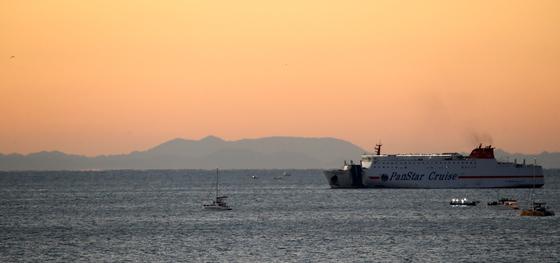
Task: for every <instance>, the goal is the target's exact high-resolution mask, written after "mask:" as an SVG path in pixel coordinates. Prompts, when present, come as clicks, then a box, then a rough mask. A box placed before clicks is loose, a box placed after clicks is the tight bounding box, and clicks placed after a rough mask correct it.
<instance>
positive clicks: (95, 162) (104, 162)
mask: <svg viewBox="0 0 560 263" xmlns="http://www.w3.org/2000/svg"><path fill="white" fill-rule="evenodd" d="M364 152H365V150H364V149H362V148H360V147H358V146H356V145H354V144H352V143H350V142H348V141H344V140H340V139H335V138H304V137H265V138H258V139H242V140H237V141H226V140H223V139H221V138H219V137H215V136H208V137H205V138H203V139H200V140H188V139H181V138H177V139H173V140H170V141H167V142H164V143H162V144H159V145H157V146H155V147H153V148H150V149H147V150H145V151H134V152H131V153H129V154H115V155H100V156H95V157H86V156H81V155H75V154H66V153H62V152H59V151H51V152H47V151H43V152H37V153H31V154H27V155H21V154H0V170H88V169H101V170H106V169H214V168H222V169H328V168H338V167H340V166H341V165H342V163H343V161H344V160H350V159H353V160H355V161H357V160H359V158H360V155H361V154H363V153H364ZM496 158H497V159H499V160H504V161H508V160H509V161H514V160H517V161H518V162H519V163H522V162H523V160H524V159H525V160H526V162H527V163H532V162H533V158H536V159H537V161H538V163H539V164H540V165H542V166H543V167H544V168H548V169H551V168H560V153H549V152H542V153H540V154H537V155H529V154H519V153H514V154H511V153H508V152H505V151H502V150H499V149H497V150H496Z"/></svg>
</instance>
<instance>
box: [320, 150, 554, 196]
mask: <svg viewBox="0 0 560 263" xmlns="http://www.w3.org/2000/svg"><path fill="white" fill-rule="evenodd" d="M324 174H325V176H326V177H327V180H328V181H329V184H330V185H331V187H332V188H359V187H370V188H378V187H390V188H515V187H542V186H543V185H544V176H543V171H542V167H541V166H538V165H533V164H530V165H527V164H525V163H521V164H518V163H516V162H500V161H497V160H496V159H495V158H494V148H492V147H491V146H487V147H482V145H481V146H479V147H478V148H475V149H474V150H473V151H472V152H471V154H470V155H469V156H464V155H461V154H459V153H441V154H381V145H377V147H376V154H365V155H362V159H361V163H360V164H350V165H348V164H345V165H344V167H343V168H342V169H336V170H327V171H324Z"/></svg>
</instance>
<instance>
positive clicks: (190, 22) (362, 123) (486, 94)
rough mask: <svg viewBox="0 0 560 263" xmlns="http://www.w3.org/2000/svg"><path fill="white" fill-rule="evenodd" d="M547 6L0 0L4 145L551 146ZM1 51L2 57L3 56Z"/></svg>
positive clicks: (551, 37)
mask: <svg viewBox="0 0 560 263" xmlns="http://www.w3.org/2000/svg"><path fill="white" fill-rule="evenodd" d="M559 14H560V1H558V0H551V1H544V0H538V1H527V0H523V1H515V0H507V1H488V0H484V1H449V0H445V1H427V0H422V1H394V0H389V1H373V0H367V1H301V0H298V1H290V0H282V1H263V0H255V1H245V0H236V1H220V0H199V1H188V0H182V1H139V0H129V1H125V0H122V1H119V0H109V1H101V0H96V1H76V0H68V1H48V0H37V1H28V0H13V1H11V0H2V1H0V153H11V152H21V153H29V152H34V151H39V150H62V151H65V152H70V153H79V154H87V155H95V154H102V153H124V152H129V151H132V150H138V149H145V148H147V147H150V146H153V145H155V144H157V143H160V142H163V141H165V140H168V139H172V138H175V137H182V138H193V139H198V138H200V137H204V136H206V135H209V134H213V135H216V136H220V137H222V138H225V139H228V140H236V139H240V138H254V137H263V136H274V135H286V136H310V137H326V136H328V137H337V138H341V139H346V140H349V141H351V142H353V143H355V144H357V145H359V146H362V147H364V148H367V149H370V150H371V149H372V148H373V145H374V144H375V143H376V142H377V141H378V140H382V142H383V143H384V145H385V146H384V149H386V151H389V152H434V151H435V152H439V151H466V150H468V149H470V148H471V147H472V146H473V145H475V144H476V143H477V141H479V140H482V141H483V142H492V143H493V144H495V145H496V146H497V147H499V148H503V149H505V150H508V151H515V152H540V151H543V150H548V151H560V15H559ZM12 56H14V57H12Z"/></svg>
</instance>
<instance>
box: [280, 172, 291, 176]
mask: <svg viewBox="0 0 560 263" xmlns="http://www.w3.org/2000/svg"><path fill="white" fill-rule="evenodd" d="M282 176H292V175H291V174H290V173H288V172H284V173H282Z"/></svg>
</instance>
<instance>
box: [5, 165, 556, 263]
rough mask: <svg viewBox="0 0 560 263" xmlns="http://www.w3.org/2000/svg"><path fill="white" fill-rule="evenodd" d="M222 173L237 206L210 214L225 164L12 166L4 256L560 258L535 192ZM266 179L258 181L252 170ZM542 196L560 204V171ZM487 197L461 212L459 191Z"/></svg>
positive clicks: (552, 226)
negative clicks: (504, 200) (508, 205)
mask: <svg viewBox="0 0 560 263" xmlns="http://www.w3.org/2000/svg"><path fill="white" fill-rule="evenodd" d="M282 172H283V171H281V170H247V171H243V170H237V171H231V170H230V171H222V172H221V175H222V176H221V177H220V179H221V192H222V193H223V194H225V195H228V196H229V197H230V198H229V201H230V204H231V206H232V207H233V210H232V211H227V212H209V211H205V210H203V209H202V204H203V203H204V202H207V201H209V200H210V199H211V198H212V197H213V194H214V188H213V187H214V183H215V181H214V180H215V177H214V171H202V170H162V171H102V172H71V171H68V172H1V173H0V211H2V212H1V213H0V232H1V233H2V235H1V236H0V240H1V242H0V246H1V247H0V248H1V249H0V261H3V262H13V261H47V260H52V261H97V262H99V261H187V262H208V261H214V262H215V261H218V262H236V261H238V262H295V261H298V262H301V261H304V262H305V261H315V262H326V261H329V262H334V261H342V262H348V261H358V262H364V261H368V262H394V261H397V262H403V261H404V262H557V261H558V259H559V258H560V251H559V249H558V248H559V247H560V220H559V217H558V216H554V217H548V218H530V217H520V216H519V211H514V210H507V209H505V210H504V209H496V208H488V207H486V205H485V203H486V202H487V201H490V200H494V199H496V198H497V197H498V195H499V196H504V197H505V196H508V197H514V198H517V199H519V200H520V201H521V205H522V206H526V201H527V198H528V194H529V191H530V190H529V189H491V190H477V189H462V190H457V189H454V190H452V189H349V190H334V189H329V187H328V185H327V182H326V180H325V179H324V178H323V176H322V174H321V171H317V170H295V171H291V173H292V176H290V177H282V176H281V175H282ZM253 175H255V176H257V177H258V179H252V178H251V176H253ZM545 180H546V185H545V187H544V188H542V189H537V190H536V191H535V192H536V197H537V199H541V200H546V201H547V202H549V204H550V205H551V206H552V209H553V210H555V211H556V212H557V213H558V211H560V210H559V209H560V207H559V206H558V204H559V203H560V177H558V176H557V175H556V176H551V175H550V171H546V178H545ZM464 196H466V197H468V198H469V199H472V200H480V201H481V204H480V205H479V206H477V207H468V208H453V207H450V206H449V205H448V201H449V199H451V198H454V197H464Z"/></svg>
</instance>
